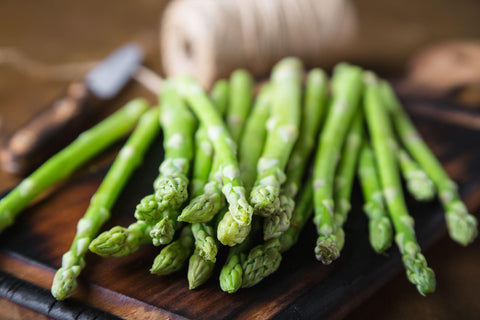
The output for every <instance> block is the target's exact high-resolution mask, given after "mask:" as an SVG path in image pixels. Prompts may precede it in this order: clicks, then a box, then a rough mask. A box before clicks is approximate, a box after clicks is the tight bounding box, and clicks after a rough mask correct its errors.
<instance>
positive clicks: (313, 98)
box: [263, 69, 328, 240]
mask: <svg viewBox="0 0 480 320" xmlns="http://www.w3.org/2000/svg"><path fill="white" fill-rule="evenodd" d="M327 85H328V81H327V76H326V74H325V72H323V70H320V69H313V70H312V71H310V72H309V73H308V76H307V82H306V90H305V103H304V108H303V109H304V110H303V113H302V121H301V130H300V134H299V136H298V140H297V142H296V143H295V147H294V148H293V151H292V155H291V157H290V160H289V161H288V165H287V181H286V182H285V184H284V186H283V187H282V189H281V191H280V208H279V210H277V211H276V212H274V213H273V214H272V215H271V216H269V217H267V218H265V221H264V227H263V229H264V232H263V233H264V239H265V240H268V239H271V238H276V237H278V236H280V234H282V233H283V232H285V231H286V230H287V229H288V228H289V226H290V219H291V218H292V213H293V208H294V206H295V202H294V198H295V195H296V194H297V191H298V187H299V185H300V184H301V182H302V178H303V176H304V173H305V168H306V165H307V162H308V159H309V158H310V155H311V153H312V151H313V148H314V146H315V139H316V137H317V136H318V132H319V129H320V123H321V121H322V119H323V115H324V113H325V112H324V111H325V107H326V98H327Z"/></svg>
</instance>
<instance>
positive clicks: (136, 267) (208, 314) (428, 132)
mask: <svg viewBox="0 0 480 320" xmlns="http://www.w3.org/2000/svg"><path fill="white" fill-rule="evenodd" d="M415 120H416V122H417V125H418V127H419V129H420V130H421V132H422V133H423V134H424V136H425V137H426V138H427V142H428V143H429V145H430V146H432V149H433V150H434V152H435V153H436V154H437V155H438V156H439V158H440V160H441V161H442V162H443V163H444V165H445V167H446V169H447V171H449V173H450V174H451V175H453V176H454V178H455V179H456V180H457V181H459V182H460V184H461V186H462V189H461V191H462V193H463V194H464V195H468V194H475V193H472V192H474V191H478V190H480V188H478V187H479V183H480V168H477V167H476V164H477V163H479V161H480V155H479V154H476V153H475V152H473V151H472V150H475V149H474V146H475V145H477V144H478V143H479V142H480V141H478V140H479V139H472V132H471V131H470V130H468V129H463V128H459V127H454V126H451V125H448V124H444V123H439V122H432V121H426V120H422V121H418V120H419V119H415ZM161 159H162V148H161V139H158V140H157V141H156V142H155V144H154V146H153V147H152V149H151V150H150V151H149V153H148V155H147V160H146V161H145V163H144V166H142V167H141V168H140V169H139V170H138V171H137V172H136V173H135V174H134V177H133V178H132V179H131V181H130V182H129V184H128V186H127V188H126V190H125V191H124V192H123V193H122V195H121V196H120V197H119V199H120V200H119V202H118V203H117V204H116V206H115V208H114V209H113V211H112V212H113V218H112V220H111V221H109V223H108V224H107V225H106V226H105V228H104V229H107V228H110V227H111V226H113V225H116V224H121V225H127V224H128V223H130V222H131V221H133V217H132V213H133V210H134V207H135V204H136V203H137V201H138V200H140V199H141V197H142V196H143V195H144V194H147V193H148V192H150V191H151V185H152V182H153V179H154V178H155V176H156V170H157V165H158V163H159V162H160V161H161ZM106 170H107V168H106V167H100V168H99V167H97V168H96V169H95V170H91V171H90V172H88V171H87V172H84V173H83V174H82V175H78V176H77V177H75V178H74V179H72V180H71V181H70V182H68V183H66V184H64V185H63V186H62V187H61V188H58V189H57V190H56V191H54V192H52V193H51V194H50V195H48V196H47V197H45V198H44V199H43V200H41V201H40V202H38V203H36V204H35V205H33V206H32V207H31V208H29V209H28V210H26V212H24V213H23V214H22V215H21V216H20V217H19V219H18V221H17V223H16V225H15V226H14V227H12V228H10V229H8V230H7V231H6V232H5V233H4V234H2V235H0V270H1V271H2V272H3V274H2V275H3V276H4V277H5V279H7V280H5V281H7V282H8V281H13V283H14V287H15V288H16V289H15V290H20V289H21V290H24V286H25V285H27V287H30V291H31V290H33V292H36V293H31V292H30V293H29V294H36V295H38V297H39V298H38V299H37V300H39V301H40V302H41V301H44V302H43V307H41V306H39V305H42V303H37V304H36V305H37V307H36V310H37V311H38V312H41V313H43V314H46V315H49V316H50V317H52V318H55V319H64V318H65V315H66V314H70V315H71V314H75V313H76V312H77V313H78V312H80V313H82V312H83V313H84V314H92V312H93V315H91V316H90V318H88V317H87V318H86V319H93V318H94V317H97V315H94V312H100V311H99V310H103V311H106V312H107V314H108V317H115V316H118V317H121V318H124V319H167V318H168V319H183V318H188V319H269V318H276V319H311V318H317V317H320V316H324V317H327V316H328V317H332V318H341V317H343V316H344V315H345V314H347V313H348V312H349V311H350V310H351V309H352V308H354V307H356V306H357V305H358V304H359V303H361V302H362V301H363V300H364V299H366V298H367V297H368V296H369V295H371V294H372V293H373V292H374V291H375V290H376V289H378V288H379V287H381V286H382V285H383V284H384V283H385V282H386V281H388V280H389V279H391V278H392V277H393V276H394V275H396V274H397V273H398V272H400V271H401V270H402V267H401V263H400V257H399V255H398V253H397V250H396V249H395V248H393V249H392V250H390V251H389V252H388V256H387V257H384V256H378V255H375V254H374V252H373V250H372V249H370V247H369V243H368V239H367V230H368V228H367V221H366V218H365V216H364V214H363V213H362V211H361V205H362V203H361V202H362V200H361V196H360V192H359V188H358V186H355V189H354V197H353V210H352V212H351V216H350V217H351V218H350V219H349V221H348V222H347V225H346V227H345V229H346V234H347V239H346V245H345V249H344V252H343V254H342V257H341V258H340V259H339V260H338V261H337V262H336V263H335V264H334V265H332V266H328V267H327V266H323V265H321V264H320V263H318V262H317V261H316V260H315V259H314V255H313V253H312V252H313V244H314V243H315V230H314V227H313V225H311V224H309V225H307V227H306V230H305V232H304V233H303V235H302V237H301V239H300V242H299V244H298V245H297V246H295V247H294V248H293V249H292V250H291V251H290V252H287V253H286V254H285V255H284V258H283V262H282V265H281V267H280V269H279V270H278V271H277V273H275V274H274V275H272V276H271V277H269V278H267V279H265V280H264V281H263V282H262V283H260V284H259V285H258V286H256V287H254V288H251V289H245V290H241V291H240V292H238V293H236V294H233V295H228V294H225V293H223V292H222V291H221V290H220V289H219V288H218V281H217V279H216V277H217V276H218V270H217V272H216V273H215V278H214V279H211V280H210V281H209V282H208V283H207V284H206V285H205V287H203V288H200V289H198V290H194V291H189V290H188V283H187V280H186V274H185V273H186V270H182V271H180V272H178V273H176V274H174V275H172V276H168V277H159V276H155V275H151V274H150V273H149V272H148V270H149V268H150V266H151V263H152V261H153V259H154V257H155V255H156V254H157V253H158V251H159V248H154V247H153V246H145V247H143V248H141V249H140V250H139V251H138V252H137V253H135V254H133V255H131V256H128V257H125V258H108V259H102V258H99V257H97V256H94V255H91V254H90V255H88V256H87V267H86V268H85V270H84V272H83V273H82V275H81V277H80V283H79V288H78V290H77V291H76V292H75V294H74V296H73V299H71V300H68V301H67V302H65V303H63V302H62V303H59V306H61V308H60V309H59V310H60V311H59V310H56V309H52V308H51V303H52V301H53V300H51V299H52V297H51V296H50V294H49V288H50V285H51V280H52V278H53V275H54V272H55V269H56V268H58V267H59V266H60V263H61V256H62V254H63V252H64V251H65V250H67V249H68V247H69V246H70V243H71V241H72V238H73V236H74V232H75V226H76V222H77V221H78V219H79V218H80V217H81V216H82V215H83V213H84V211H85V210H86V209H87V207H88V202H89V199H90V197H91V196H92V195H93V193H94V192H95V190H96V188H97V187H98V185H99V184H100V182H101V179H102V177H103V175H104V173H105V172H106ZM477 199H478V197H468V198H467V202H468V205H469V207H470V208H471V209H474V208H476V207H478V206H479V205H480V203H479V201H478V200H477ZM409 208H410V209H411V213H412V214H413V216H414V217H415V220H416V223H417V224H416V229H417V233H418V237H419V241H420V242H421V243H422V245H424V246H426V245H429V244H431V243H432V242H435V241H436V240H437V239H438V238H439V237H441V236H442V235H444V234H445V232H446V231H445V226H444V219H443V211H442V210H441V208H440V206H439V205H438V204H436V203H428V204H419V203H414V202H413V201H411V200H410V201H409ZM224 258H225V252H221V255H220V258H219V262H221V261H223V259H224ZM217 269H218V268H217ZM15 281H20V282H18V283H20V284H17V282H15ZM404 281H405V282H406V281H407V280H406V279H405V280H404ZM22 283H23V285H22ZM32 288H33V289H32ZM25 290H26V289H25ZM7 291H8V292H10V294H9V293H8V292H7V293H5V290H3V293H2V290H1V289H0V296H3V297H6V298H7V299H10V300H12V299H13V298H14V295H12V293H11V292H12V289H11V288H10V289H8V290H7ZM27 291H28V290H27ZM14 301H15V300H14ZM70 304H71V305H70ZM28 307H29V308H32V306H28ZM76 308H80V311H79V309H76ZM82 308H83V309H82ZM52 310H54V311H55V312H54V313H52ZM92 310H93V311H92ZM68 312H70V313H68ZM83 313H82V314H83ZM103 316H104V315H102V316H98V317H100V318H99V319H101V318H102V317H103ZM105 317H107V316H105Z"/></svg>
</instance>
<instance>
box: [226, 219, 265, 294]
mask: <svg viewBox="0 0 480 320" xmlns="http://www.w3.org/2000/svg"><path fill="white" fill-rule="evenodd" d="M258 224H259V221H258V217H254V218H253V221H252V231H251V232H250V233H249V234H248V235H247V236H246V237H245V240H243V242H241V243H239V244H237V245H236V246H233V247H231V248H230V250H229V251H228V256H227V260H226V262H225V264H224V265H223V267H222V270H221V271H220V277H219V280H220V288H221V289H222V290H223V291H225V292H228V293H234V292H236V291H238V289H240V288H241V286H242V282H243V266H242V264H243V262H244V261H245V259H246V257H247V250H248V249H249V248H250V246H251V244H252V242H253V237H254V235H255V232H256V231H257V230H258Z"/></svg>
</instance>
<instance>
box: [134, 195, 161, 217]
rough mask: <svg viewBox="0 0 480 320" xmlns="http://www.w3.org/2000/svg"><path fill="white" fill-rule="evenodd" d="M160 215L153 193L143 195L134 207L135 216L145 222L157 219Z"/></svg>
mask: <svg viewBox="0 0 480 320" xmlns="http://www.w3.org/2000/svg"><path fill="white" fill-rule="evenodd" d="M160 216H161V211H160V210H159V208H158V202H157V200H155V196H154V195H148V196H146V197H144V198H143V199H142V200H141V201H140V203H139V204H138V205H137V207H136V209H135V218H136V219H137V220H142V221H145V222H147V223H152V222H154V221H157V220H158V219H159V218H160Z"/></svg>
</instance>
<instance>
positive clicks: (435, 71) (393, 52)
mask: <svg viewBox="0 0 480 320" xmlns="http://www.w3.org/2000/svg"><path fill="white" fill-rule="evenodd" d="M177 2H182V3H185V2H186V3H187V4H186V5H185V4H184V5H183V7H182V6H180V5H177V7H176V8H175V7H173V6H169V1H162V0H137V1H127V0H116V1H94V0H84V1H75V2H66V1H60V0H56V1H53V0H48V1H26V0H1V1H0V135H1V137H2V139H3V141H4V140H5V137H7V136H8V135H9V134H11V133H12V132H13V131H14V130H15V129H16V128H18V127H19V126H20V125H21V124H22V123H24V122H25V121H26V120H27V119H29V118H30V117H31V116H33V115H34V114H35V113H36V112H38V111H39V110H40V109H41V108H42V107H43V106H45V105H47V104H48V103H49V102H50V101H52V100H53V99H54V98H55V97H56V96H57V95H58V94H59V92H61V91H62V90H64V89H65V86H66V85H67V84H68V83H69V82H70V81H71V80H74V79H77V78H79V77H81V75H82V74H83V73H85V72H86V71H87V70H88V67H87V66H88V64H87V63H90V62H95V61H99V60H101V59H103V58H104V57H105V56H106V55H108V54H109V53H110V52H112V51H113V50H115V49H116V48H118V47H120V46H122V45H123V44H125V43H127V42H131V41H134V42H137V43H138V44H140V45H141V47H142V48H143V50H144V54H145V58H144V65H145V66H147V67H148V68H149V69H151V70H153V71H155V72H156V73H158V74H160V75H162V76H164V75H170V74H175V73H179V72H191V73H192V74H194V75H196V76H197V77H198V78H199V79H200V80H201V81H202V83H203V84H204V85H205V86H206V87H208V86H209V85H210V83H211V82H212V81H213V79H215V78H218V77H225V76H228V74H229V72H230V71H231V70H233V69H234V68H238V67H245V68H248V69H250V70H252V72H254V73H255V74H256V76H257V78H258V79H259V80H260V79H262V77H264V76H266V72H267V70H269V69H270V66H271V65H272V64H273V63H274V62H275V61H276V59H279V58H280V57H281V56H282V55H283V54H284V53H286V54H298V55H300V56H302V57H303V58H304V61H305V63H306V64H307V66H310V67H311V66H321V67H324V68H325V69H327V70H331V68H332V66H333V65H334V64H335V63H337V62H339V61H343V60H346V61H349V62H352V63H356V64H359V65H361V66H362V67H365V68H370V69H372V70H374V71H376V72H378V73H380V74H381V75H383V76H386V77H388V78H389V79H393V80H394V81H395V83H396V84H397V88H398V89H399V90H400V92H401V93H403V94H405V95H408V96H419V97H427V98H432V99H441V100H442V101H445V100H446V101H449V102H451V103H453V104H456V105H457V104H458V105H460V106H461V107H459V108H460V109H468V110H470V111H471V110H473V111H474V112H476V111H475V110H476V109H477V108H480V19H479V18H480V1H478V0H457V1H450V0H436V1H433V0H404V1H394V0H382V1H380V0H357V1H341V0H338V1H333V0H329V1H327V0H324V1H310V2H311V4H309V5H311V6H312V7H311V8H312V12H316V13H317V14H316V15H308V11H306V10H305V8H302V7H301V6H299V7H296V6H295V5H292V4H290V5H286V4H284V6H285V8H287V9H286V11H285V13H284V14H285V15H291V16H289V17H287V18H285V17H284V20H283V22H278V21H277V20H276V18H275V16H274V15H272V14H270V13H271V12H273V11H275V10H274V9H271V8H270V9H268V8H264V7H261V5H260V3H261V2H262V1H258V2H257V4H255V3H254V2H253V1H238V2H234V3H233V4H231V5H228V6H227V5H226V4H223V6H224V7H222V9H221V10H220V9H218V10H217V9H216V8H215V7H214V3H215V1H211V0H209V1H207V0H205V1H204V2H202V1H190V2H192V3H193V4H192V6H191V7H188V2H189V1H177ZM225 2H232V1H225ZM263 2H265V1H263ZM272 2H273V1H272ZM280 2H282V1H280ZM283 2H285V1H283ZM202 4H203V5H202ZM167 6H168V7H171V8H169V9H168V10H169V12H167V13H168V14H169V16H168V17H166V16H163V15H162V14H163V13H164V11H165V10H166V8H167ZM246 6H253V7H252V8H250V7H246ZM255 6H256V7H255ZM299 8H300V9H299ZM332 8H334V9H332ZM335 8H336V9H335ZM297 9H298V10H297ZM182 10H183V11H182ZM249 10H254V11H255V12H257V13H260V14H257V16H256V18H255V19H257V20H256V21H255V22H252V21H251V20H249V18H251V19H253V18H252V17H251V16H250V15H249ZM272 10H273V11H272ZM295 10H297V11H295ZM302 10H303V11H302ZM315 10H316V11H315ZM226 14H228V15H227V17H228V18H225V15H226ZM262 14H264V15H262ZM269 14H270V15H269ZM222 15H223V16H222ZM315 19H320V20H321V19H323V20H321V21H316V20H315ZM252 25H254V27H252ZM269 27H271V30H270V31H269V32H270V33H265V32H264V33H261V32H258V30H267V29H268V28H269ZM252 28H253V29H252ZM292 30H293V31H292ZM271 39H273V40H272V41H273V42H272V43H267V42H268V41H270V40H271ZM311 39H318V45H316V42H315V41H311ZM275 41H278V42H279V43H276V42H275ZM312 43H314V45H313V44H312ZM256 55H258V56H256ZM19 57H20V58H19ZM22 59H27V60H29V61H30V62H29V63H33V65H37V66H38V65H40V66H41V67H45V66H46V67H47V68H48V67H49V66H52V68H53V67H55V66H59V65H70V66H72V65H73V66H76V67H78V68H76V69H75V72H67V73H66V74H65V75H64V76H45V75H42V73H41V72H40V73H38V72H37V73H35V72H31V70H30V71H29V70H25V69H24V68H23V69H22V65H24V60H22ZM22 61H23V62H22ZM32 61H33V62H32ZM40 69H41V68H40ZM138 95H142V96H145V97H147V98H149V99H150V100H151V101H155V99H156V98H155V96H154V95H152V94H151V93H150V92H148V90H146V89H145V88H144V87H142V86H141V85H138V84H135V83H132V84H130V85H129V87H128V92H123V93H122V94H121V95H120V97H118V99H119V101H126V100H128V99H130V98H131V97H134V96H138ZM469 125H472V123H470V124H469ZM473 126H477V127H480V125H479V123H478V121H477V122H476V123H473ZM18 179H19V178H17V177H15V176H12V175H9V174H6V173H4V172H1V173H0V190H4V189H6V188H8V187H11V186H13V185H15V184H16V183H17V182H18V181H19V180H18ZM477 215H478V213H477ZM479 249H480V245H479V241H476V243H475V244H473V245H472V246H470V247H468V248H462V249H461V250H459V248H458V246H457V245H455V244H453V243H452V242H451V241H448V240H447V239H445V240H442V241H441V242H440V243H439V244H437V245H435V246H434V247H433V248H431V249H430V250H428V251H427V252H426V255H427V259H429V261H431V262H430V263H431V265H432V266H434V267H435V270H436V271H437V273H438V277H437V279H438V282H439V284H438V290H437V292H436V293H435V294H433V295H431V296H429V297H428V298H423V297H421V296H419V295H418V294H417V292H416V291H415V288H413V287H412V286H410V285H409V283H408V282H407V281H405V279H404V275H403V274H402V275H399V276H398V277H397V278H396V280H394V281H392V282H391V283H389V284H388V285H387V286H386V287H384V288H382V289H381V290H380V291H378V292H377V293H375V294H373V296H372V297H371V298H370V299H369V300H368V301H367V302H366V303H364V304H363V305H362V306H361V307H360V308H359V309H357V310H356V311H354V312H353V313H352V314H350V315H349V316H348V319H364V318H369V319H405V318H407V317H409V318H411V319H452V318H456V319H459V318H461V319H475V318H478V315H479V314H480V307H479V306H478V303H477V302H478V301H477V299H478V298H477V297H478V288H480V268H479V267H478V266H480V254H478V252H479ZM0 301H1V300H0ZM1 303H4V305H5V306H6V304H7V302H5V301H2V302H1ZM0 306H1V305H0ZM0 309H1V308H0ZM0 318H1V317H0Z"/></svg>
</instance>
